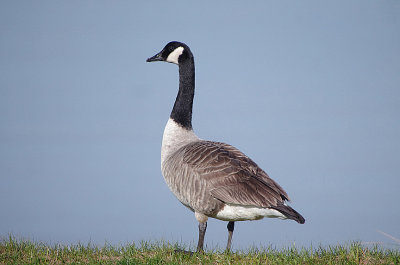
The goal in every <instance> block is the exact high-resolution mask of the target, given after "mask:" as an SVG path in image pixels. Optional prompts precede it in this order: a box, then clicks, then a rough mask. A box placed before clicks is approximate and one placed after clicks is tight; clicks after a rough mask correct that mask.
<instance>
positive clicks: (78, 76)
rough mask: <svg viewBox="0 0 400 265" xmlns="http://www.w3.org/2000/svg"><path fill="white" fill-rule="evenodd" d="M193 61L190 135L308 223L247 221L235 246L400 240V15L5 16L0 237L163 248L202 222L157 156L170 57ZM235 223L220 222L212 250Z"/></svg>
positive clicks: (234, 9)
mask: <svg viewBox="0 0 400 265" xmlns="http://www.w3.org/2000/svg"><path fill="white" fill-rule="evenodd" d="M171 40H178V41H183V42H185V43H187V44H188V45H189V46H190V47H191V49H192V51H193V53H194V56H195V62H196V96H195V102H194V109H193V114H194V116H193V126H194V129H195V131H196V133H197V134H198V135H199V136H200V137H201V138H203V139H209V140H217V141H223V142H227V143H229V144H232V145H234V146H236V147H238V148H239V149H241V150H242V151H243V152H244V153H246V154H247V155H248V156H250V157H251V158H252V159H253V160H254V161H255V162H256V163H258V164H259V165H260V166H261V167H262V168H263V169H264V170H265V171H266V172H267V173H268V174H269V175H270V176H271V177H272V178H273V179H275V180H276V181H277V182H278V183H280V184H281V186H283V187H284V189H285V190H286V191H287V192H288V194H289V196H290V197H291V199H292V204H291V206H292V207H293V208H295V209H296V210H298V211H299V212H300V213H302V215H303V216H304V217H305V218H306V223H305V224H304V225H299V224H297V223H296V222H293V221H282V220H278V219H264V220H261V221H252V222H250V221H249V222H239V223H237V225H236V227H235V234H234V238H233V247H234V248H235V249H238V248H247V247H250V246H252V245H256V246H267V245H270V244H272V245H274V246H291V245H293V244H296V245H297V246H310V245H311V244H313V245H318V244H320V243H321V244H337V243H345V242H349V241H352V240H359V241H362V242H364V243H365V244H368V242H382V244H383V245H385V246H389V247H391V246H395V247H398V245H394V241H392V240H390V239H389V238H388V237H385V236H384V235H383V234H381V233H380V232H379V230H380V231H383V232H386V233H388V234H390V235H393V236H395V237H397V238H400V231H399V223H400V209H399V207H398V203H399V202H400V197H399V187H400V180H399V179H400V178H399V177H400V176H399V174H400V173H399V172H400V160H399V158H400V141H399V136H400V119H399V113H400V2H399V1H394V0H393V1H368V0H367V1H365V0H362V1H361V0H360V1H253V2H251V4H249V3H245V2H243V1H230V2H229V3H227V2H225V3H222V2H218V1H198V2H188V1H159V2H152V1H140V2H139V1H86V2H82V1H1V3H0V183H1V184H0V236H7V235H8V234H9V233H11V234H13V235H15V236H17V237H23V238H28V239H34V240H38V241H44V242H50V243H78V242H81V243H86V242H89V241H90V242H92V243H96V244H103V243H104V242H109V243H112V244H124V243H126V242H132V241H135V242H139V241H141V240H168V241H170V242H180V243H182V244H186V245H191V246H195V245H196V242H197V236H198V235H197V231H198V230H197V221H196V219H195V218H194V215H193V213H192V212H190V211H189V210H187V209H186V208H185V207H183V206H182V205H181V204H180V203H179V202H178V201H177V200H176V199H175V197H174V196H173V194H172V193H171V192H170V191H169V189H168V187H167V185H166V184H165V182H164V180H163V178H162V175H161V172H160V146H161V138H162V133H163V129H164V126H165V124H166V121H167V119H168V117H169V114H170V111H171V108H172V105H173V102H174V100H175V97H176V93H177V88H178V71H177V67H176V66H175V65H171V64H166V63H152V64H149V63H146V62H145V60H146V58H147V57H150V56H152V55H154V54H155V53H157V52H158V51H160V50H161V49H162V48H163V47H164V45H165V44H166V43H167V42H169V41H171ZM226 238H227V231H226V222H222V221H219V220H210V221H209V225H208V230H207V234H206V239H205V242H206V245H207V246H208V247H215V246H219V247H222V248H223V247H224V246H225V243H226Z"/></svg>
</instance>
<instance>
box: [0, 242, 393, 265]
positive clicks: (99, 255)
mask: <svg viewBox="0 0 400 265" xmlns="http://www.w3.org/2000/svg"><path fill="white" fill-rule="evenodd" d="M179 248H181V246H178V245H177V244H175V245H172V244H169V243H165V242H163V243H148V242H141V243H140V244H139V245H135V244H128V245H125V246H120V247H113V246H110V245H105V246H103V247H100V248H99V247H97V246H92V245H87V246H83V245H79V244H78V245H71V246H64V245H54V246H49V245H46V244H43V243H34V242H31V241H25V240H16V239H15V238H13V237H12V236H10V237H9V238H7V239H3V240H1V241H0V264H400V252H399V250H390V249H380V248H379V247H377V246H375V247H373V248H366V247H363V246H362V245H361V244H360V243H357V242H355V243H351V244H349V245H348V246H347V247H345V246H341V245H338V246H331V247H318V248H317V249H311V248H310V249H305V248H302V249H297V248H295V247H292V248H287V249H280V250H277V249H275V248H271V247H269V248H266V249H255V248H252V249H249V250H246V251H237V252H235V253H227V252H221V251H206V252H205V253H203V254H199V253H194V254H193V255H189V254H184V253H181V252H176V251H175V250H176V249H179Z"/></svg>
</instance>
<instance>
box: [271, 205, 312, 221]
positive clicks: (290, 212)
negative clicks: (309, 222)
mask: <svg viewBox="0 0 400 265" xmlns="http://www.w3.org/2000/svg"><path fill="white" fill-rule="evenodd" d="M271 208H272V209H275V210H277V211H279V212H281V213H282V214H283V215H285V216H286V217H287V218H288V219H292V220H294V221H296V222H298V223H299V224H304V222H305V221H306V220H305V219H304V217H303V216H302V215H301V214H299V213H298V212H297V211H296V210H295V209H293V208H292V207H290V206H288V205H284V204H279V205H277V206H273V207H271Z"/></svg>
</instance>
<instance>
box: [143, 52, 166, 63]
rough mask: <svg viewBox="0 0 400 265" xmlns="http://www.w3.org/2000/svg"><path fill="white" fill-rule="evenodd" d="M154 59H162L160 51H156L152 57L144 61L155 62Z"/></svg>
mask: <svg viewBox="0 0 400 265" xmlns="http://www.w3.org/2000/svg"><path fill="white" fill-rule="evenodd" d="M155 61H164V59H163V58H162V56H161V52H160V53H157V54H156V55H154V56H153V57H150V58H148V59H147V60H146V62H155Z"/></svg>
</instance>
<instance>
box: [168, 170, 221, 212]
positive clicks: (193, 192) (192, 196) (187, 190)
mask: <svg viewBox="0 0 400 265" xmlns="http://www.w3.org/2000/svg"><path fill="white" fill-rule="evenodd" d="M178 168H179V169H178ZM178 168H176V167H174V166H173V163H172V164H168V163H166V164H164V165H163V167H162V173H163V176H164V180H165V182H166V183H167V185H168V187H169V189H170V190H171V191H172V193H173V194H174V195H175V197H176V198H177V199H178V200H179V201H180V202H181V203H182V204H183V205H185V206H186V207H188V208H189V209H191V210H192V211H195V212H199V213H203V214H205V215H207V216H214V215H215V214H216V213H217V212H218V211H219V210H220V209H221V208H222V207H223V203H222V202H220V201H218V200H216V199H215V198H213V197H212V196H211V195H210V192H209V190H208V187H207V184H206V183H205V181H204V180H201V179H200V178H196V177H194V176H191V175H190V174H188V172H187V171H186V170H185V168H180V167H178Z"/></svg>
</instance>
